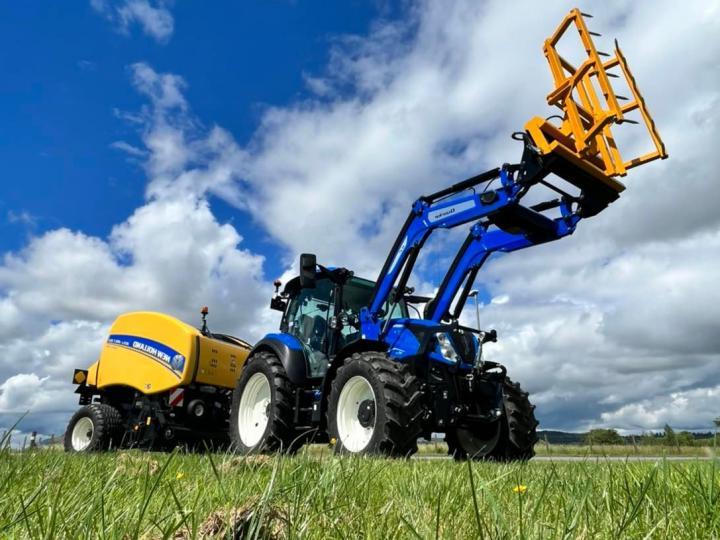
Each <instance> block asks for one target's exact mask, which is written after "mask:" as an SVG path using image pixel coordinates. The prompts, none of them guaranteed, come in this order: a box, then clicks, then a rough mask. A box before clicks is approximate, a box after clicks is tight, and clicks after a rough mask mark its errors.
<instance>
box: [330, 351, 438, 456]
mask: <svg viewBox="0 0 720 540" xmlns="http://www.w3.org/2000/svg"><path fill="white" fill-rule="evenodd" d="M358 377H359V378H361V379H364V383H362V384H367V385H369V387H370V388H372V395H373V398H374V403H375V405H374V408H375V410H374V424H373V431H372V433H371V435H370V438H369V440H368V442H367V443H366V444H365V446H364V447H362V448H359V449H357V448H355V449H350V448H348V447H347V446H346V444H344V443H343V440H342V436H341V433H340V429H339V425H338V424H339V420H338V408H339V404H340V400H341V395H342V392H343V389H344V388H345V387H346V385H348V383H350V381H351V380H354V381H356V382H355V383H350V384H360V383H358V381H360V379H357V378H358ZM359 407H360V405H359V404H358V413H357V414H358V421H360V420H359V414H360V412H359ZM423 412H424V409H423V405H422V393H421V392H420V382H419V380H418V378H417V377H416V376H415V375H414V374H413V373H412V371H411V369H410V367H409V366H408V365H406V364H403V363H401V362H398V361H393V360H391V359H390V358H388V356H387V355H386V354H384V353H382V352H376V351H367V352H361V353H355V354H353V355H352V356H351V357H349V358H347V359H346V360H345V362H344V364H343V365H342V366H341V367H340V368H339V369H338V370H337V373H336V375H335V378H334V379H333V381H332V385H331V390H330V398H329V403H328V413H327V423H328V432H329V435H330V438H331V440H332V439H334V440H335V452H336V453H338V454H377V455H384V456H389V457H405V458H407V457H410V456H412V455H413V454H414V453H415V452H417V449H418V447H417V439H418V437H419V436H420V433H421V431H422V416H423Z"/></svg>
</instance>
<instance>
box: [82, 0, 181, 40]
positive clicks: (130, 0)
mask: <svg viewBox="0 0 720 540" xmlns="http://www.w3.org/2000/svg"><path fill="white" fill-rule="evenodd" d="M167 4H168V2H167V1H165V0H158V1H157V2H151V1H150V0H122V1H119V2H115V1H113V0H90V5H92V7H93V8H94V9H95V10H96V11H97V12H99V13H101V14H102V15H104V16H105V17H106V18H107V19H108V20H110V21H112V22H113V23H115V24H116V25H117V28H118V30H119V31H120V32H122V33H125V34H127V33H129V31H130V27H131V26H133V24H136V23H137V24H138V25H140V27H141V28H142V30H143V32H144V33H145V34H146V35H148V36H150V37H152V38H154V39H155V40H156V41H158V42H159V43H167V42H168V41H169V40H170V37H171V36H172V33H173V30H174V27H175V20H174V19H173V16H172V13H170V10H169V9H168V7H167Z"/></svg>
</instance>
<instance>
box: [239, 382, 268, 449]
mask: <svg viewBox="0 0 720 540" xmlns="http://www.w3.org/2000/svg"><path fill="white" fill-rule="evenodd" d="M270 401H271V395H270V381H268V378H267V377H266V376H265V374H264V373H255V374H254V375H253V376H252V377H250V380H248V382H247V384H246V385H245V391H244V392H243V394H242V397H241V398H240V408H239V410H238V432H239V433H240V440H241V441H242V442H243V444H244V445H245V446H248V447H253V446H255V445H256V444H258V443H259V442H260V439H262V436H263V434H264V433H265V429H266V428H267V425H268V408H269V406H270Z"/></svg>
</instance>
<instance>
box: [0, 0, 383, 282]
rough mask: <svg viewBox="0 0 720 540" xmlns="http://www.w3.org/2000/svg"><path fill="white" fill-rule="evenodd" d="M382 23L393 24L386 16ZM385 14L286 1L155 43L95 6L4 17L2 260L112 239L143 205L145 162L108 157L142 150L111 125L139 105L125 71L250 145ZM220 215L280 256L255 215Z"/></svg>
mask: <svg viewBox="0 0 720 540" xmlns="http://www.w3.org/2000/svg"><path fill="white" fill-rule="evenodd" d="M382 13H383V15H384V16H388V15H389V16H392V11H391V10H390V9H389V8H388V7H387V6H386V7H385V8H384V9H383V10H382ZM378 14H379V10H378V9H377V6H376V5H375V4H374V3H373V2H364V1H360V0H357V1H348V2H328V3H327V4H326V5H324V6H323V8H322V9H316V7H315V6H314V5H312V4H311V3H308V2H291V1H284V0H277V1H270V2H267V1H249V2H239V3H234V2H217V3H215V2H211V3H203V5H201V4H200V3H193V2H179V3H177V4H176V5H174V6H173V9H172V16H173V19H174V32H173V34H172V37H171V38H170V39H168V41H167V42H161V43H158V41H157V39H156V38H154V37H153V36H151V35H146V34H145V33H144V32H143V30H142V28H141V25H139V24H134V25H131V26H130V28H129V29H128V31H127V32H121V31H119V30H118V29H117V28H115V27H114V25H113V23H112V21H105V20H103V18H102V16H101V15H100V14H99V13H98V12H97V10H96V9H93V7H91V5H90V3H87V4H85V5H83V4H82V3H78V4H77V5H76V6H75V8H74V9H67V6H65V5H64V4H61V3H52V2H48V3H29V2H15V3H12V4H8V5H7V6H5V7H4V8H3V16H2V18H0V43H1V44H2V47H1V50H0V62H1V63H2V65H3V68H4V76H3V78H2V81H0V95H2V100H0V115H2V118H3V123H2V126H3V127H2V129H3V131H4V135H3V139H4V140H5V141H6V143H5V144H2V145H0V159H1V160H2V162H3V163H4V164H5V171H4V176H5V178H6V181H5V182H3V183H2V185H0V205H2V206H0V215H1V216H2V219H0V226H1V227H2V229H0V230H1V231H2V234H1V235H0V251H1V252H4V251H8V250H16V249H18V248H20V247H22V246H23V245H24V243H25V242H26V240H27V236H28V234H41V233H42V232H44V231H46V230H49V229H54V228H57V227H68V228H70V229H73V230H82V231H84V232H86V233H88V234H91V235H99V236H106V235H108V234H109V233H110V230H111V228H112V226H113V225H115V224H116V223H118V222H120V221H122V220H123V219H124V218H125V217H127V216H128V215H129V214H130V213H131V212H132V211H133V209H134V208H136V207H137V206H138V205H139V204H140V203H141V202H142V200H143V191H144V186H145V182H146V179H145V177H144V174H143V172H142V170H140V168H139V167H138V163H137V160H135V161H133V160H131V159H128V156H127V155H126V154H125V153H123V152H121V151H119V150H117V149H115V148H113V147H111V144H112V143H113V142H116V141H119V140H123V141H128V142H129V143H131V144H136V143H137V139H138V134H137V132H136V130H135V129H134V126H133V125H129V124H128V123H127V122H124V121H123V120H122V119H121V118H119V117H118V114H116V113H115V111H118V110H119V111H133V110H137V109H139V108H140V107H141V106H142V104H143V100H142V97H141V96H139V95H138V93H137V92H135V91H134V89H133V88H132V86H131V85H130V84H129V72H128V71H129V70H128V66H129V65H131V64H133V63H135V62H138V61H144V62H148V63H149V64H151V65H153V66H154V67H155V68H156V69H158V70H161V71H169V72H172V73H178V74H181V75H182V76H183V78H185V80H186V81H189V83H190V84H189V85H188V88H187V91H186V96H187V99H188V101H189V102H191V103H192V106H193V109H194V111H195V113H196V115H197V118H198V119H200V121H203V120H205V121H208V122H219V123H221V124H222V125H223V127H224V128H226V129H228V130H229V131H231V132H232V134H233V136H234V137H235V138H236V139H237V140H238V141H239V142H241V143H243V142H246V141H248V140H249V139H250V137H251V136H252V134H253V133H254V130H255V128H256V126H257V123H258V119H259V115H260V114H261V112H262V110H263V108H264V107H266V106H267V105H268V104H283V103H287V102H290V101H293V100H298V99H303V96H305V95H306V94H307V88H306V85H305V79H304V74H305V73H314V72H317V71H319V70H321V69H322V68H323V66H324V65H325V64H326V63H327V60H328V50H329V44H330V43H332V40H333V39H336V38H337V36H339V35H343V34H350V33H352V34H355V33H359V34H362V33H365V32H367V30H368V28H369V26H370V24H371V22H372V21H373V19H374V18H375V17H377V16H378ZM213 209H214V212H215V214H216V215H217V216H218V219H220V220H232V221H233V222H234V223H236V224H237V226H238V227H239V228H241V229H242V230H243V231H252V234H246V236H245V237H246V241H247V243H248V246H249V247H251V248H252V249H253V250H256V251H261V252H264V253H273V249H274V243H273V242H272V240H271V239H270V238H268V236H267V235H266V234H264V233H263V232H262V230H259V229H257V228H254V227H253V223H252V221H251V220H249V219H248V216H247V215H244V214H243V213H242V212H238V211H237V210H236V209H232V208H229V207H228V206H226V205H224V204H223V203H222V201H218V200H216V201H214V208H213ZM23 216H25V218H26V219H23ZM30 220H31V222H29V221H30ZM275 260H277V259H276V258H274V257H269V258H268V259H267V264H266V271H267V272H269V273H270V274H274V273H279V272H282V268H281V267H280V265H276V264H273V261H275Z"/></svg>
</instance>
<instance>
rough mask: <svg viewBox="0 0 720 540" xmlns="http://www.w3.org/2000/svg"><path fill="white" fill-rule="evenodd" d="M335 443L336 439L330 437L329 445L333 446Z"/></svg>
mask: <svg viewBox="0 0 720 540" xmlns="http://www.w3.org/2000/svg"><path fill="white" fill-rule="evenodd" d="M336 444H337V439H336V438H335V437H332V438H331V439H330V446H335V445H336Z"/></svg>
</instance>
